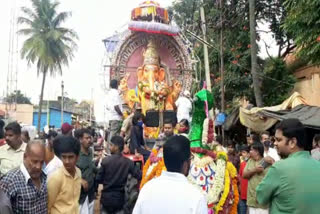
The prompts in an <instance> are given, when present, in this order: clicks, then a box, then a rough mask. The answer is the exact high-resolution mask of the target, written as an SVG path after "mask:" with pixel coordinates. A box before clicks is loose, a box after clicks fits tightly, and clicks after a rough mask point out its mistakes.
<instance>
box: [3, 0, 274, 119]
mask: <svg viewBox="0 0 320 214" xmlns="http://www.w3.org/2000/svg"><path fill="white" fill-rule="evenodd" d="M142 1H143V0H90V1H89V0H63V1H62V0H60V3H61V4H60V6H59V8H58V11H59V12H62V11H70V12H72V17H71V18H69V19H68V21H67V22H66V23H65V24H64V26H65V27H68V28H72V29H73V30H75V31H76V32H77V33H78V36H79V40H78V41H77V44H78V50H77V51H76V52H75V53H74V59H73V60H72V61H71V62H70V64H69V66H68V67H64V68H63V74H62V76H59V75H57V76H55V77H50V76H48V78H47V80H46V84H45V90H44V91H45V92H44V99H56V97H57V96H60V95H61V81H62V80H63V81H64V88H65V92H66V96H68V97H70V98H75V99H76V100H77V101H78V102H80V101H81V100H93V101H94V104H95V115H96V117H97V120H98V121H102V120H103V117H104V116H103V115H104V111H103V109H104V103H105V97H106V95H105V94H104V92H103V90H102V87H101V86H102V85H103V80H104V78H102V76H101V73H102V59H103V56H104V45H103V42H102V40H103V39H104V38H106V37H108V36H111V35H113V34H114V32H115V31H119V30H121V29H123V26H125V25H126V23H128V21H129V19H130V14H131V10H132V9H133V8H135V7H137V6H138V5H139V3H141V2H142ZM173 1H174V0H158V3H160V5H161V6H162V7H168V6H170V5H171V4H172V2H173ZM23 6H27V7H30V6H31V3H30V0H1V8H0V26H1V29H2V30H1V34H0V97H1V96H4V95H5V94H6V85H7V81H6V79H7V72H8V61H9V60H8V56H9V51H8V50H9V35H10V33H9V32H10V20H11V9H12V8H16V10H15V11H16V13H17V16H19V15H22V14H21V12H19V11H20V8H21V7H23ZM269 37H270V36H268V35H266V36H262V39H264V40H267V41H271V38H269ZM25 39H26V38H25V37H23V36H18V37H17V36H16V37H15V41H18V42H17V44H18V45H17V48H14V51H13V52H14V53H13V56H14V57H13V58H14V62H16V59H17V63H13V64H14V65H15V64H16V65H17V70H18V76H17V83H18V84H17V89H18V90H21V91H22V93H23V94H25V95H26V96H27V97H30V98H31V101H32V102H33V103H38V101H39V96H40V89H41V82H42V78H41V77H42V76H39V77H38V76H37V72H36V68H35V67H34V66H32V65H31V66H28V65H27V62H26V61H25V60H23V59H21V58H20V57H16V54H17V53H16V52H15V51H16V50H20V48H21V46H22V42H23V41H24V40H25ZM269 43H270V42H269ZM263 52H264V49H263V50H262V55H263V54H264V53H263ZM270 52H271V53H272V50H271V51H270ZM14 69H15V68H14Z"/></svg>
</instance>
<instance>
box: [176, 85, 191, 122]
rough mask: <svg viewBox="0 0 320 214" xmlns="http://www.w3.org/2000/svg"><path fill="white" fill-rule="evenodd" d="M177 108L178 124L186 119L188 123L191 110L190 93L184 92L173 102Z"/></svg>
mask: <svg viewBox="0 0 320 214" xmlns="http://www.w3.org/2000/svg"><path fill="white" fill-rule="evenodd" d="M175 105H176V106H177V119H178V122H180V121H181V120H182V119H186V120H188V121H189V122H190V120H191V118H190V113H191V110H192V103H191V101H190V92H189V91H184V92H183V95H180V96H179V98H178V99H177V101H176V102H175Z"/></svg>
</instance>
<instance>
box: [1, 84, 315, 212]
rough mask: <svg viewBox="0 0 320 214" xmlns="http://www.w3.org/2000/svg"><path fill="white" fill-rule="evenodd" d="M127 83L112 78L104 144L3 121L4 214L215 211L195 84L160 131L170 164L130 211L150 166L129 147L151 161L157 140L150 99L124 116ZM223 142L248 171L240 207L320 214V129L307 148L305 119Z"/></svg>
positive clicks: (89, 135)
mask: <svg viewBox="0 0 320 214" xmlns="http://www.w3.org/2000/svg"><path fill="white" fill-rule="evenodd" d="M117 84H118V83H117V81H115V80H113V81H111V88H112V89H111V91H110V94H109V96H110V99H109V100H111V101H112V102H110V103H109V106H108V109H109V111H110V115H111V116H110V124H109V133H108V134H107V135H106V136H105V141H104V143H103V142H102V141H101V140H94V139H95V134H94V133H93V132H92V130H90V129H87V128H81V129H76V130H75V129H74V128H73V127H72V126H71V125H70V124H68V123H65V124H63V125H62V127H61V134H58V133H57V132H56V131H54V130H50V131H49V132H48V133H47V134H46V135H45V139H43V138H42V139H41V138H40V139H36V140H34V139H30V137H29V136H28V134H27V133H24V132H22V130H21V127H20V125H19V124H18V123H16V122H12V123H9V124H7V125H6V126H4V123H3V122H2V121H0V126H1V127H0V128H1V129H0V176H1V177H0V211H1V212H0V213H1V214H12V213H17V214H18V213H23V214H45V213H49V214H60V213H66V214H73V213H74V214H78V213H80V214H93V213H94V207H95V206H97V205H95V203H98V207H99V210H100V213H102V214H122V213H134V214H149V213H183V214H186V213H190V214H191V213H192V214H207V213H208V208H207V203H206V198H205V197H204V195H203V194H201V192H200V191H199V190H198V189H197V188H196V187H194V186H193V185H191V184H190V183H189V181H188V179H187V178H186V177H187V175H188V173H189V170H190V163H191V160H192V158H193V157H192V156H193V154H192V153H191V151H190V141H189V139H188V133H189V129H190V125H189V124H190V119H191V115H190V111H191V108H192V105H191V107H190V106H189V105H187V104H186V103H187V102H188V101H190V102H191V100H190V99H189V98H188V96H190V94H188V93H187V92H186V93H184V94H183V95H182V96H183V99H180V101H179V100H178V101H179V102H178V103H177V106H179V105H180V106H182V107H187V108H186V109H183V110H181V109H180V111H179V114H178V115H179V123H178V124H175V122H174V121H172V120H164V121H163V128H162V131H161V133H160V134H159V137H158V141H159V142H160V141H161V142H162V143H161V144H160V146H161V147H162V149H163V158H164V163H165V166H166V169H167V171H164V172H162V174H161V176H159V177H158V178H155V179H153V180H151V181H149V182H148V183H147V184H146V185H144V186H143V188H142V189H141V191H140V192H139V195H138V196H136V198H137V201H136V203H133V206H132V207H131V208H128V207H127V209H125V208H126V206H127V205H126V204H127V202H128V198H127V197H126V185H127V182H128V177H129V175H131V176H132V177H133V178H135V179H137V181H140V180H141V177H142V172H141V168H139V167H137V166H136V165H135V164H134V162H133V161H132V160H130V159H129V158H127V157H125V155H124V154H131V155H133V156H137V157H141V158H143V160H144V161H146V160H147V159H148V158H149V155H150V153H151V148H149V147H148V145H147V143H146V142H145V139H144V132H143V128H144V126H145V125H144V122H145V118H144V115H143V114H142V113H141V106H139V104H137V103H136V104H135V105H134V108H133V109H132V112H130V114H129V116H128V117H127V118H126V119H125V120H123V115H124V113H123V109H122V104H121V101H120V95H119V93H118V90H117ZM188 112H189V113H188ZM215 141H216V146H217V149H218V150H219V151H225V152H226V153H227V155H228V160H229V161H230V162H231V163H232V164H233V165H234V166H235V168H236V169H237V172H238V175H239V176H238V177H239V192H240V200H239V203H238V213H239V214H247V213H249V214H264V213H277V214H278V213H280V214H282V213H283V214H285V213H287V214H289V213H290V214H291V213H297V214H300V213H301V214H302V213H308V214H316V213H319V210H320V203H318V198H319V197H320V185H319V184H318V178H319V177H320V162H319V159H320V135H315V137H314V141H313V150H312V151H311V152H309V151H306V150H305V148H306V147H307V146H306V144H307V140H306V132H305V129H304V126H303V125H302V124H301V122H300V121H299V120H297V119H286V120H283V121H281V122H280V123H279V124H278V125H277V126H276V128H275V134H274V136H271V135H270V133H269V132H262V133H259V135H258V134H254V133H251V134H249V135H248V136H247V142H243V143H235V142H234V141H233V140H230V139H228V140H224V139H223V138H222V137H221V136H216V137H215ZM157 146H159V145H157ZM97 151H98V152H99V154H98V155H97V154H95V153H96V152H97ZM102 151H104V152H102ZM99 185H100V187H101V188H99ZM99 192H101V194H99ZM99 195H100V196H99ZM97 199H99V200H97Z"/></svg>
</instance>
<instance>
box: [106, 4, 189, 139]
mask: <svg viewBox="0 0 320 214" xmlns="http://www.w3.org/2000/svg"><path fill="white" fill-rule="evenodd" d="M179 31H180V30H179V28H178V27H177V26H174V25H171V24H170V20H169V16H168V11H167V10H166V9H164V8H162V7H160V5H159V4H158V3H156V2H154V1H146V2H143V3H142V4H140V5H139V7H137V8H134V9H133V10H132V13H131V20H130V22H129V24H128V29H126V30H124V31H123V32H122V33H119V34H117V35H115V36H113V37H109V38H107V39H106V40H104V41H105V45H106V48H107V53H110V54H109V58H108V59H109V61H108V63H109V65H105V69H107V70H108V72H109V78H110V79H118V80H120V87H119V89H120V91H121V95H122V97H123V100H124V103H126V104H127V106H128V107H129V108H132V107H133V104H134V103H135V102H140V103H141V107H142V112H143V113H144V114H145V115H147V114H148V112H149V111H153V112H156V114H158V115H159V116H158V117H157V118H158V121H159V122H157V123H158V124H159V125H158V126H156V127H145V129H144V133H145V137H146V138H157V136H158V134H159V130H160V128H161V126H162V124H161V122H162V118H163V116H162V115H161V114H163V113H164V112H170V111H172V112H174V111H175V110H176V107H175V104H174V103H175V101H176V99H177V98H178V96H179V94H180V92H181V91H183V90H189V91H190V89H191V84H192V63H191V62H193V61H194V60H192V56H191V55H192V54H191V53H192V50H191V49H190V48H188V46H187V45H186V44H187V43H188V41H187V40H186V39H183V37H182V36H181V35H180V34H179ZM182 83H183V84H182Z"/></svg>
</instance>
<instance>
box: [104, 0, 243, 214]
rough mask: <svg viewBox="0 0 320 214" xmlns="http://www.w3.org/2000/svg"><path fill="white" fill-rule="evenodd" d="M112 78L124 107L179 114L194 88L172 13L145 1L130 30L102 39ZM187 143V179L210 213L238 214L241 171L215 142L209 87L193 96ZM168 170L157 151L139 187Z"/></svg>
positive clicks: (153, 132) (152, 133) (150, 134)
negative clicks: (181, 99)
mask: <svg viewBox="0 0 320 214" xmlns="http://www.w3.org/2000/svg"><path fill="white" fill-rule="evenodd" d="M104 42H105V45H106V49H107V53H109V61H108V63H109V65H106V66H105V69H107V70H108V71H109V73H108V74H109V76H108V77H109V78H110V79H118V80H120V87H119V89H120V91H121V95H122V98H123V100H124V103H126V105H127V106H128V107H129V108H132V107H133V105H134V103H135V102H140V103H141V106H142V112H143V113H144V114H146V115H147V114H148V112H150V111H153V112H157V114H159V118H161V116H162V115H163V113H164V112H166V111H173V112H174V111H175V110H176V109H175V108H176V107H175V105H174V103H175V100H176V99H177V98H178V96H179V94H180V92H181V91H184V90H189V91H190V90H191V85H192V81H193V69H192V68H193V64H192V62H195V61H196V60H193V58H192V50H191V49H190V48H189V47H188V45H187V44H188V43H189V42H188V41H187V40H186V39H184V37H183V36H182V34H181V33H180V32H179V28H178V27H177V26H173V25H171V24H170V19H169V16H168V11H167V10H166V9H164V8H162V7H160V5H159V4H158V3H156V2H153V1H146V2H143V3H142V4H140V5H139V7H137V8H135V9H133V10H132V13H131V21H130V22H129V24H128V29H126V30H124V31H123V32H122V33H120V34H117V35H115V36H112V37H109V38H107V39H106V40H104ZM194 97H195V98H194V108H193V117H192V123H191V131H190V135H189V139H190V141H191V147H192V148H191V151H192V153H193V156H194V158H193V159H192V161H191V168H190V173H189V177H188V179H189V180H190V182H191V183H192V184H193V185H195V186H196V187H197V188H199V190H200V191H201V192H202V193H203V194H204V195H205V196H206V198H207V201H208V207H209V210H210V212H211V213H217V214H218V213H237V204H238V200H239V194H238V190H237V172H236V169H235V168H234V166H233V165H232V164H231V163H230V162H228V157H227V155H226V153H225V152H223V151H221V149H220V148H218V147H217V145H216V144H215V142H214V119H213V118H210V117H209V113H208V112H209V110H210V109H211V108H212V107H213V104H214V103H213V96H212V94H211V93H210V92H209V91H208V90H206V89H205V88H204V89H202V90H200V91H199V92H198V93H196V94H195V96H194ZM160 128H161V119H159V124H158V126H156V127H145V129H144V134H145V137H146V138H157V135H158V133H159V130H160ZM164 170H166V168H165V165H164V161H163V157H162V149H161V148H159V149H154V150H152V153H151V155H150V158H149V159H148V161H147V162H146V163H145V165H144V168H143V178H142V181H141V185H140V188H142V187H143V186H144V185H145V184H146V183H147V182H148V181H149V180H151V179H153V178H155V177H158V176H160V175H161V173H162V171H164Z"/></svg>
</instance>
